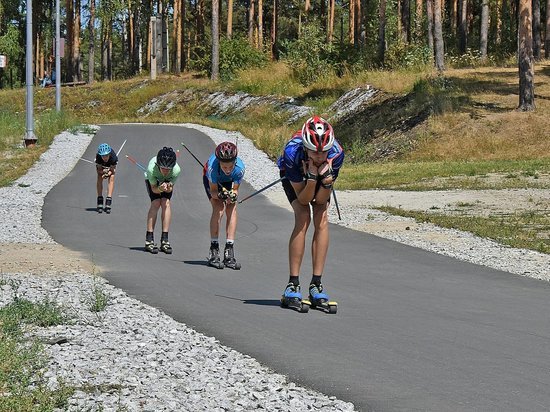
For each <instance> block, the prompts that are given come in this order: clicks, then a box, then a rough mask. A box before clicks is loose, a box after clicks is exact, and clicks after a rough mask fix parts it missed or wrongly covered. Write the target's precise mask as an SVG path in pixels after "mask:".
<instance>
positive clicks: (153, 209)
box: [145, 146, 181, 254]
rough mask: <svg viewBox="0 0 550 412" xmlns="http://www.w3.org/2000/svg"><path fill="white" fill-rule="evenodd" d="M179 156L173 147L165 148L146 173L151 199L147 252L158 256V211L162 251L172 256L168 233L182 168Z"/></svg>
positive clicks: (150, 164) (153, 159)
mask: <svg viewBox="0 0 550 412" xmlns="http://www.w3.org/2000/svg"><path fill="white" fill-rule="evenodd" d="M176 160H177V156H176V152H174V149H172V148H171V147H166V146H165V147H163V148H162V149H160V150H159V151H158V153H157V155H156V156H154V157H153V158H151V160H150V161H149V165H148V167H147V170H146V172H145V186H146V187H147V193H148V194H149V198H150V199H151V206H150V207H149V212H148V213H147V232H146V234H145V250H146V251H148V252H151V253H153V254H156V253H158V252H159V247H158V246H157V245H156V244H155V241H154V235H153V233H154V230H155V225H156V222H157V215H158V210H159V209H162V212H161V215H160V216H161V223H162V234H161V238H160V250H161V251H162V252H164V253H167V254H171V253H172V246H171V245H170V242H169V241H168V232H169V230H170V222H171V220H172V208H171V203H170V200H171V199H172V194H173V192H174V183H175V182H176V180H177V178H178V176H179V174H180V172H181V168H180V167H179V165H178V164H177V163H176Z"/></svg>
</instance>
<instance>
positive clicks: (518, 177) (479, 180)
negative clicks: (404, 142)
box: [338, 158, 550, 190]
mask: <svg viewBox="0 0 550 412" xmlns="http://www.w3.org/2000/svg"><path fill="white" fill-rule="evenodd" d="M541 174H544V175H548V174H550V158H547V159H532V160H521V161H513V160H502V161H482V160H480V161H469V162H456V161H455V162H435V161H434V162H391V163H374V164H359V165H345V166H344V168H343V169H342V171H341V172H340V175H339V176H338V187H339V188H340V189H402V190H446V189H507V188H526V187H538V188H550V181H549V180H548V179H539V178H535V177H532V178H531V177H530V176H539V175H541ZM512 175H513V176H514V178H511V177H510V176H512Z"/></svg>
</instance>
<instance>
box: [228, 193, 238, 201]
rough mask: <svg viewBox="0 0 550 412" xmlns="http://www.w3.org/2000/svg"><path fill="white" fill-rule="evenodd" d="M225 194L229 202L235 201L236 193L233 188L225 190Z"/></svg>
mask: <svg viewBox="0 0 550 412" xmlns="http://www.w3.org/2000/svg"><path fill="white" fill-rule="evenodd" d="M227 196H228V198H229V201H230V202H231V203H235V202H236V201H237V193H235V192H234V191H233V190H230V191H229V192H227Z"/></svg>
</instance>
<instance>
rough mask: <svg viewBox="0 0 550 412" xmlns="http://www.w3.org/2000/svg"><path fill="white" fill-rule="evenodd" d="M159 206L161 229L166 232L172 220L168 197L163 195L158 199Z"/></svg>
mask: <svg viewBox="0 0 550 412" xmlns="http://www.w3.org/2000/svg"><path fill="white" fill-rule="evenodd" d="M160 206H161V207H162V212H161V215H160V216H161V219H162V220H161V221H162V231H163V232H168V231H169V230H170V222H171V221H172V206H171V202H170V199H167V198H164V197H163V198H162V199H160Z"/></svg>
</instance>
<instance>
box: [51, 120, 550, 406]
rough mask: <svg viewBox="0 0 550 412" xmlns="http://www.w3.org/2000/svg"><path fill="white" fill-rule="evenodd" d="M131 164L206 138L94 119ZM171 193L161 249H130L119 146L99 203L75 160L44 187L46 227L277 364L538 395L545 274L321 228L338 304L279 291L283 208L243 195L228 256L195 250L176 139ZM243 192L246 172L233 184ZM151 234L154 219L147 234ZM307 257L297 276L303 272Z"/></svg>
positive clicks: (408, 386)
mask: <svg viewBox="0 0 550 412" xmlns="http://www.w3.org/2000/svg"><path fill="white" fill-rule="evenodd" d="M124 139H128V142H127V143H126V146H125V150H124V152H125V153H129V154H131V155H133V156H134V157H135V158H136V159H138V160H140V161H141V162H142V163H144V164H145V163H146V162H147V161H148V159H149V158H150V157H151V156H152V155H153V154H154V153H156V151H157V150H158V148H159V147H161V146H163V145H172V146H174V147H179V145H180V142H181V141H185V143H186V144H187V146H188V147H189V148H190V149H191V150H192V151H194V153H195V154H196V155H197V156H198V157H199V158H201V159H206V157H207V156H208V154H209V153H210V152H211V151H212V149H213V147H214V145H213V143H212V142H211V141H210V140H209V139H208V138H207V137H206V136H205V135H203V134H201V133H200V132H197V131H196V130H191V129H182V128H176V127H170V126H138V125H132V126H105V127H103V128H102V129H101V131H100V132H99V134H98V135H97V136H96V138H95V139H94V141H93V142H92V144H91V145H90V148H89V149H88V151H87V152H86V154H85V157H87V158H92V157H93V150H94V149H95V147H97V144H98V143H99V142H100V141H103V140H108V141H109V142H110V143H112V145H113V146H114V147H115V148H116V147H118V146H119V145H120V144H121V143H122V142H123V141H124ZM180 159H181V163H182V165H183V172H182V176H181V178H180V180H179V181H178V182H177V184H176V189H175V195H174V199H173V211H174V212H173V222H172V223H173V224H172V229H171V234H170V236H171V241H172V243H173V247H174V254H173V255H171V256H167V255H164V254H160V255H157V256H152V255H150V254H146V253H144V252H143V251H142V247H143V243H144V237H145V217H146V213H147V209H148V204H149V200H148V197H147V195H146V191H145V184H144V179H143V175H142V173H141V172H139V170H138V169H137V168H136V167H135V166H134V165H132V164H131V163H130V162H128V161H127V160H125V159H124V158H122V159H121V164H120V167H119V169H118V171H117V188H116V197H115V199H114V208H113V213H112V214H111V215H105V214H103V215H98V214H97V213H96V212H95V193H94V187H95V176H94V171H93V168H92V169H91V166H90V165H89V164H86V163H84V162H80V164H78V165H77V167H76V168H75V169H74V171H73V172H72V173H71V174H70V175H69V176H68V177H67V178H65V179H64V180H63V181H62V182H61V183H60V184H59V185H57V186H56V187H55V188H54V189H53V190H52V191H51V192H50V193H49V194H48V196H47V197H46V200H45V206H44V218H43V224H44V227H45V228H46V229H47V230H48V231H49V233H50V234H51V235H52V237H53V238H54V239H55V240H56V241H58V242H59V243H62V244H63V245H65V246H67V247H69V248H71V249H74V250H78V251H84V252H85V253H87V254H89V256H90V257H91V258H92V259H93V261H94V262H95V263H96V264H97V265H98V267H100V268H101V270H102V273H103V275H104V276H105V277H107V278H108V279H109V281H110V282H111V283H113V284H114V285H115V286H118V287H121V288H123V289H124V290H126V291H127V292H128V293H129V294H131V295H133V296H135V297H137V298H138V299H140V300H142V301H144V302H145V303H148V304H150V305H152V306H156V307H158V308H160V309H162V310H164V311H165V312H166V313H168V314H169V315H171V316H172V317H174V318H175V319H176V320H179V321H182V322H185V323H186V324H188V325H189V326H192V327H194V328H195V329H197V330H199V331H201V332H204V333H206V334H208V335H213V336H216V337H217V338H218V339H219V340H220V341H221V342H222V343H224V344H227V345H229V346H231V347H233V348H235V349H236V350H239V351H241V352H243V353H247V354H250V355H251V356H254V357H255V358H257V359H258V360H259V361H261V362H262V363H264V364H266V365H268V366H270V367H271V368H273V369H274V370H276V371H277V372H281V373H285V374H287V375H289V377H290V378H291V379H292V380H294V381H297V382H299V383H302V384H305V385H307V386H311V387H313V388H315V389H318V390H320V391H322V392H324V393H326V394H329V395H336V396H338V397H339V398H340V399H343V400H347V401H351V402H354V404H355V405H356V407H357V408H358V409H360V410H365V411H367V410H376V411H399V410H403V411H411V410H423V411H461V410H464V411H473V410H477V411H479V410H483V411H519V410H524V411H542V410H547V409H548V405H550V393H549V391H548V390H547V388H548V386H549V385H550V319H549V316H548V313H550V299H549V294H550V285H549V284H548V283H541V282H539V281H535V280H532V279H528V278H523V277H519V276H514V275H511V274H508V273H504V272H499V271H495V270H491V269H488V268H485V267H481V266H476V265H472V264H469V263H465V262H460V261H456V260H453V259H450V258H446V257H443V256H440V255H436V254H434V253H429V252H426V251H423V250H420V249H416V248H412V247H408V246H404V245H401V244H398V243H395V242H391V241H388V240H385V239H381V238H377V237H374V236H371V235H368V234H366V233H362V232H357V231H353V230H350V229H346V228H342V227H338V226H332V227H331V242H332V244H331V249H330V252H329V262H328V264H327V267H326V273H327V276H326V280H325V285H326V287H327V290H328V291H329V293H330V294H331V295H332V296H333V297H334V298H335V299H336V300H338V301H339V303H340V308H339V312H338V314H337V315H332V316H331V315H325V314H323V313H321V312H317V311H314V312H310V313H308V314H305V315H303V314H298V313H296V312H293V311H290V310H284V309H281V308H279V306H278V296H279V295H280V293H281V291H282V289H283V287H284V285H285V283H286V280H287V241H288V236H289V234H290V230H291V226H292V222H293V217H292V215H291V214H290V213H289V212H288V211H287V210H286V209H283V208H279V207H276V206H274V205H273V204H272V203H270V202H268V201H267V199H265V198H264V197H263V196H261V195H260V196H257V197H255V198H254V199H251V200H250V201H247V202H245V203H243V204H242V205H240V206H239V212H240V221H239V228H238V234H237V243H236V253H237V254H238V257H239V258H240V261H241V262H242V264H243V269H242V270H241V271H230V270H227V269H226V270H223V271H219V270H215V269H211V268H208V267H206V266H205V265H204V261H205V256H206V254H207V250H208V244H209V235H208V219H209V216H210V206H209V204H208V202H207V200H206V197H205V195H204V191H203V188H202V182H201V170H200V168H199V166H198V164H197V163H196V162H195V160H193V159H192V158H190V157H189V156H188V155H187V153H185V152H182V155H181V157H180ZM250 192H252V188H251V187H250V186H248V185H247V184H244V185H243V187H242V191H241V194H242V195H245V194H246V193H250ZM157 238H158V234H157ZM309 267H310V262H309V261H308V259H305V262H304V271H303V282H304V283H305V282H307V281H308V280H309Z"/></svg>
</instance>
